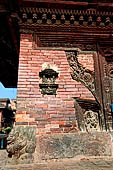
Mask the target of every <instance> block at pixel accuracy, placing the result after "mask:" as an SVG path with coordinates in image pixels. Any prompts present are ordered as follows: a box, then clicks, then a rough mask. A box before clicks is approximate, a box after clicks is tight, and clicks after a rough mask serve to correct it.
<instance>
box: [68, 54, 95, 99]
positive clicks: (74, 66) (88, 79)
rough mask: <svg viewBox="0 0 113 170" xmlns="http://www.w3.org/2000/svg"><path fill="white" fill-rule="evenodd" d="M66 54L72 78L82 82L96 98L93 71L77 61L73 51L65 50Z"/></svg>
mask: <svg viewBox="0 0 113 170" xmlns="http://www.w3.org/2000/svg"><path fill="white" fill-rule="evenodd" d="M66 55H67V60H68V62H69V65H70V67H71V70H72V71H73V73H72V78H73V79H74V80H76V81H80V82H81V83H83V84H84V85H85V86H86V87H87V88H88V89H89V90H90V91H91V93H92V94H93V95H94V97H95V98H96V99H97V95H96V91H95V85H94V72H93V71H90V70H88V69H86V68H85V67H83V66H82V65H81V64H80V63H79V62H78V58H77V54H76V53H75V52H66ZM97 101H98V100H97Z"/></svg>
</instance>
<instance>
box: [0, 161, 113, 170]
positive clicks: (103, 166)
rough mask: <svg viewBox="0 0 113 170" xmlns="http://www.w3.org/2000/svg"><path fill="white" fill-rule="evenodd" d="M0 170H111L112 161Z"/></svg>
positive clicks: (14, 167)
mask: <svg viewBox="0 0 113 170" xmlns="http://www.w3.org/2000/svg"><path fill="white" fill-rule="evenodd" d="M0 170H113V159H109V158H107V159H103V158H101V159H94V158H93V159H91V158H90V159H81V160H76V159H65V160H61V161H55V160H52V161H49V162H44V163H37V164H33V165H13V166H11V165H10V166H9V165H7V166H5V167H4V168H3V167H2V168H1V169H0Z"/></svg>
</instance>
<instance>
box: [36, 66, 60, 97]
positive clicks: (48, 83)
mask: <svg viewBox="0 0 113 170" xmlns="http://www.w3.org/2000/svg"><path fill="white" fill-rule="evenodd" d="M39 76H40V78H41V79H42V84H39V86H40V88H41V93H42V94H43V95H45V94H47V95H56V90H57V88H58V84H55V81H56V78H57V77H58V73H57V72H56V71H55V70H53V69H51V68H49V67H48V68H46V69H44V70H43V71H41V72H40V73H39Z"/></svg>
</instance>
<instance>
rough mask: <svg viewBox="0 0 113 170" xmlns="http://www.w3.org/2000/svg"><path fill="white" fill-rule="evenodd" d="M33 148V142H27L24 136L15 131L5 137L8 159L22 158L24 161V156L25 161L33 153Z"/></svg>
mask: <svg viewBox="0 0 113 170" xmlns="http://www.w3.org/2000/svg"><path fill="white" fill-rule="evenodd" d="M35 147H36V144H35V142H34V141H32V140H31V141H30V140H28V138H27V136H26V135H23V134H22V133H21V132H20V131H17V130H15V129H13V130H12V131H11V133H10V134H9V136H8V137H7V152H8V153H9V155H8V156H9V157H10V158H15V159H19V158H22V157H23V159H24V156H25V157H26V159H27V157H29V156H28V155H32V154H33V153H34V152H35ZM26 154H27V155H26ZM31 157H32V156H31Z"/></svg>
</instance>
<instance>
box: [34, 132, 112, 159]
mask: <svg viewBox="0 0 113 170" xmlns="http://www.w3.org/2000/svg"><path fill="white" fill-rule="evenodd" d="M36 145H37V147H36V152H35V154H37V155H36V156H35V157H36V158H38V160H50V159H62V158H74V157H89V156H91V157H92V156H96V157H98V156H112V135H111V134H110V133H107V132H94V133H85V132H81V133H76V134H52V135H40V136H37V141H36ZM36 161H37V160H36Z"/></svg>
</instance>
